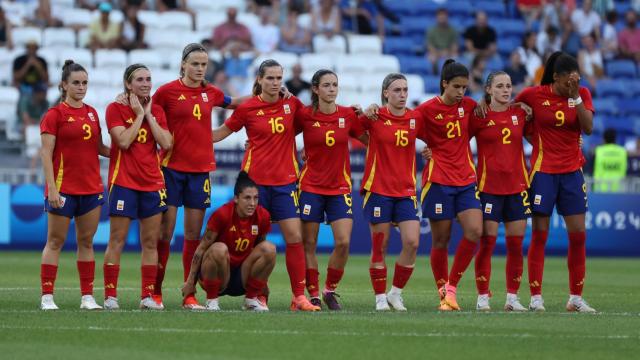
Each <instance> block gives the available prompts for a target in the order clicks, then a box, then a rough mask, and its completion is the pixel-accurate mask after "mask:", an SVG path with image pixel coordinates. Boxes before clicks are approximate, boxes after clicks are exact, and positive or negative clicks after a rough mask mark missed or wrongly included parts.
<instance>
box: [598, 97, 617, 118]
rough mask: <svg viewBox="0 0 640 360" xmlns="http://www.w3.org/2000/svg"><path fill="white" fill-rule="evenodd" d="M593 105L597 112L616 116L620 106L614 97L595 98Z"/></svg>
mask: <svg viewBox="0 0 640 360" xmlns="http://www.w3.org/2000/svg"><path fill="white" fill-rule="evenodd" d="M593 107H594V108H595V110H596V114H601V115H603V116H615V115H616V114H617V113H618V106H617V104H616V102H615V101H614V100H612V99H593Z"/></svg>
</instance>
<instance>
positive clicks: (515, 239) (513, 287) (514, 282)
mask: <svg viewBox="0 0 640 360" xmlns="http://www.w3.org/2000/svg"><path fill="white" fill-rule="evenodd" d="M523 238H524V237H523V236H507V271H506V275H507V292H508V293H509V294H517V293H518V289H520V281H521V280H522V240H523Z"/></svg>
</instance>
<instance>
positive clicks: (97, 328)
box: [0, 325, 640, 340]
mask: <svg viewBox="0 0 640 360" xmlns="http://www.w3.org/2000/svg"><path fill="white" fill-rule="evenodd" d="M2 330H40V331H48V330H52V331H97V332H125V333H131V332H135V333H153V332H158V333H182V334H248V335H298V336H309V335H327V334H329V335H334V336H341V337H342V336H351V337H417V338H429V337H440V338H458V337H486V338H519V339H520V338H524V339H532V338H554V339H558V338H562V339H581V340H584V339H595V340H640V335H626V334H621V335H561V334H548V335H540V334H532V333H522V334H488V333H477V332H474V333H460V332H449V333H442V332H376V333H371V332H361V331H328V332H327V331H322V332H313V331H300V330H233V329H220V328H219V329H185V328H145V327H131V328H122V327H101V326H88V327H80V326H76V327H70V326H59V327H57V326H56V327H54V326H50V327H43V326H37V327H36V326H13V325H0V331H2Z"/></svg>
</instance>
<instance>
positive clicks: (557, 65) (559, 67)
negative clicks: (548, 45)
mask: <svg viewBox="0 0 640 360" xmlns="http://www.w3.org/2000/svg"><path fill="white" fill-rule="evenodd" d="M574 71H577V72H580V67H579V66H578V62H577V61H576V59H575V58H574V57H573V56H571V55H569V54H567V53H564V52H562V51H556V52H554V53H553V54H551V55H550V56H549V59H547V63H546V64H545V65H544V72H543V73H542V80H541V81H540V85H550V84H553V74H568V73H572V72H574Z"/></svg>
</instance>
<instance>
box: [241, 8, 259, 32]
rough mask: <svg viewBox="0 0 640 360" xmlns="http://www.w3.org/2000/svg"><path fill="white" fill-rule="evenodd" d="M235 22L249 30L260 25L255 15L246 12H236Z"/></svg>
mask: <svg viewBox="0 0 640 360" xmlns="http://www.w3.org/2000/svg"><path fill="white" fill-rule="evenodd" d="M237 20H238V22H239V23H241V24H244V25H245V26H246V27H248V28H249V29H251V28H253V27H254V26H256V25H259V24H260V18H259V17H258V16H257V15H255V14H252V13H248V12H238V17H237Z"/></svg>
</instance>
